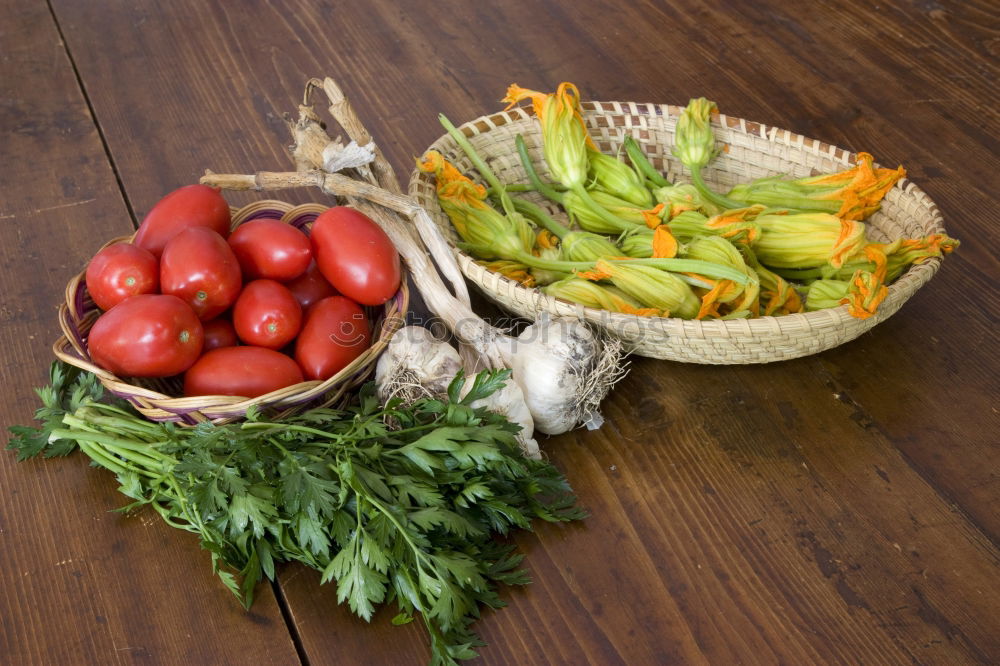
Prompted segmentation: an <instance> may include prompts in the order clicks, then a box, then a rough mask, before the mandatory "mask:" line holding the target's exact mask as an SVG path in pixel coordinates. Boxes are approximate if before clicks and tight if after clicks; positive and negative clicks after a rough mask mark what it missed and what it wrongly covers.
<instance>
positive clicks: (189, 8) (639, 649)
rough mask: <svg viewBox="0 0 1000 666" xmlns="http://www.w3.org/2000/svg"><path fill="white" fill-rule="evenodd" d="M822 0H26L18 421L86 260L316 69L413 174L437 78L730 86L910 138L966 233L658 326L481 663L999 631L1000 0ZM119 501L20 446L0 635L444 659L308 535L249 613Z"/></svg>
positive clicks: (12, 204) (454, 106)
mask: <svg viewBox="0 0 1000 666" xmlns="http://www.w3.org/2000/svg"><path fill="white" fill-rule="evenodd" d="M492 4H496V5H497V6H495V7H490V6H489V5H492ZM793 5H794V6H796V7H798V8H796V9H789V8H788V7H789V3H783V2H778V1H777V0H759V1H757V2H754V3H742V2H736V1H732V0H731V1H728V2H727V1H725V0H709V1H708V2H704V3H702V2H694V1H690V0H688V1H683V0H675V1H674V2H669V3H653V2H648V3H646V2H643V3H612V2H601V1H599V0H586V1H584V0H578V1H577V2H572V3H571V2H549V3H530V2H504V3H467V2H454V3H452V2H420V3H416V2H390V1H381V0H380V1H378V2H367V3H346V2H344V3H337V2H331V1H329V0H321V1H315V0H314V1H312V2H284V3H268V2H260V1H254V2H240V3H236V2H228V3H222V2H214V3H203V2H194V1H193V0H176V1H171V2H152V1H150V0H133V1H130V2H124V1H119V2H109V3H97V2H83V1H74V0H49V1H48V2H43V1H42V0H0V56H2V57H0V131H2V138H0V156H2V164H3V167H2V171H0V174H2V175H0V184H2V189H0V191H2V197H0V224H2V228H3V243H2V244H0V277H2V283H3V287H4V295H3V303H2V306H0V322H2V327H0V342H2V344H0V348H2V349H3V359H4V362H3V367H2V370H0V372H2V382H0V385H2V387H3V388H2V390H3V401H2V406H0V409H2V414H3V423H4V425H8V424H13V423H26V422H27V421H28V420H29V419H30V417H31V414H32V412H33V410H34V409H35V407H36V399H35V397H34V395H33V393H32V391H31V387H34V386H40V385H42V384H44V383H45V381H46V377H47V375H46V371H47V368H48V365H49V362H50V361H51V354H50V351H49V345H50V344H51V342H52V340H53V339H54V337H55V336H56V332H57V326H56V321H55V307H56V304H57V303H58V302H59V301H60V299H61V298H62V291H63V287H64V285H65V283H66V282H67V280H68V279H69V278H70V277H71V276H72V275H73V274H74V273H76V272H77V271H79V270H80V269H81V268H82V267H83V265H84V263H85V262H86V260H87V258H88V257H89V256H90V255H91V254H92V253H93V252H94V251H95V250H96V249H97V248H98V247H99V246H100V245H101V244H102V243H103V242H104V241H105V240H107V239H109V238H111V237H113V236H117V235H121V234H124V233H128V232H130V231H131V230H132V228H133V227H134V225H135V224H136V221H137V220H141V219H142V216H143V215H144V214H145V212H146V211H147V210H149V208H150V207H151V206H152V205H153V203H154V202H155V201H156V200H157V199H158V198H159V197H160V196H162V195H163V194H165V193H166V192H168V191H170V190H172V189H173V188H175V187H177V186H180V185H182V184H186V183H191V182H194V181H196V180H197V179H198V177H199V176H200V175H201V173H202V171H203V169H205V168H212V169H213V170H216V171H220V172H237V173H240V172H247V171H252V170H255V169H274V170H285V169H288V168H289V167H290V166H291V163H290V161H289V158H288V156H287V154H286V152H285V146H286V145H287V144H288V143H289V138H288V133H287V129H286V126H285V120H284V119H283V116H282V114H283V113H285V112H293V113H294V112H295V110H296V104H297V103H298V100H299V99H300V96H301V90H302V86H303V84H304V82H305V80H306V79H307V78H308V77H310V76H325V75H328V76H333V77H335V78H336V79H337V80H338V81H339V82H340V83H341V84H342V85H343V87H344V88H345V90H346V91H347V92H348V94H349V95H350V96H351V97H352V99H353V101H354V102H355V104H356V105H357V107H358V108H359V110H360V112H361V114H362V115H363V117H364V120H365V121H366V123H367V124H368V125H369V127H370V128H371V129H372V131H373V133H374V135H375V137H376V140H377V141H378V142H379V144H380V145H381V147H382V148H383V149H384V150H385V152H386V153H387V154H388V156H389V157H390V159H391V161H392V162H393V163H394V165H395V167H396V168H397V170H398V171H399V173H401V174H405V173H408V172H409V169H410V165H411V164H412V159H413V157H414V156H415V155H417V154H419V153H420V152H421V150H422V149H423V148H424V147H426V146H427V145H428V144H429V143H431V141H432V140H434V139H435V138H436V137H437V136H439V135H440V133H441V129H440V127H439V126H438V124H437V122H436V119H435V118H436V114H437V113H438V112H439V111H445V112H447V113H448V115H449V116H450V117H451V118H452V119H454V120H456V121H464V120H468V119H470V118H473V117H475V116H477V115H479V114H480V113H483V112H486V111H489V110H496V109H499V108H500V104H499V103H498V101H497V100H499V99H500V97H502V95H503V92H504V90H505V88H506V85H507V84H508V83H510V82H514V81H516V82H518V83H520V84H522V85H526V86H530V87H539V88H542V89H546V88H548V89H551V88H553V87H554V86H555V85H556V84H557V83H558V82H560V81H563V80H571V81H574V82H576V83H577V84H579V86H580V88H581V89H582V91H583V92H584V96H585V97H588V98H594V99H608V100H638V101H655V102H671V103H681V104H683V103H685V102H686V100H687V99H688V98H689V97H693V96H701V95H704V96H706V97H709V98H710V99H713V100H716V101H717V102H718V103H719V106H720V107H721V109H722V110H723V111H724V112H725V113H727V114H730V115H733V116H738V117H745V118H750V119H754V120H759V121H762V122H765V123H768V124H770V125H775V126H778V127H784V128H788V129H790V130H792V131H794V132H798V133H801V134H805V135H807V136H812V137H816V138H818V139H821V140H823V141H826V142H828V143H832V144H835V145H839V146H844V147H848V148H851V149H854V150H861V149H864V150H868V151H870V152H873V153H874V154H875V155H876V158H877V159H879V160H880V161H882V162H883V163H885V164H890V165H895V164H897V163H902V164H904V165H905V166H906V167H907V169H908V170H909V173H910V176H911V178H912V179H913V180H914V181H915V182H917V183H918V184H919V185H920V186H921V187H922V188H924V189H925V190H926V191H927V192H928V193H929V195H930V196H931V197H932V198H933V199H934V200H935V201H936V202H937V203H938V204H939V205H940V207H941V210H942V211H943V213H944V216H945V220H946V224H947V226H948V230H949V232H950V233H951V234H952V235H954V236H956V237H958V238H960V239H961V240H962V241H963V245H962V247H961V249H960V250H959V252H957V253H956V254H955V255H953V256H952V257H951V258H949V259H948V260H947V261H946V262H945V264H944V267H943V269H942V270H941V271H940V273H939V274H938V276H937V277H936V278H935V279H934V280H932V281H931V282H930V284H929V285H928V286H926V287H925V288H924V289H922V290H921V291H920V292H919V293H917V294H916V296H915V297H914V298H913V299H912V300H911V301H909V302H908V303H907V304H906V305H905V306H904V308H903V310H902V311H901V312H900V313H899V314H897V315H896V316H894V317H893V318H892V319H890V320H889V321H887V322H885V323H883V324H881V325H879V326H878V327H877V328H875V329H874V331H873V332H872V333H870V334H867V335H865V336H864V337H863V338H861V339H859V340H857V341H855V342H852V343H850V344H847V345H844V346H842V347H841V348H838V349H835V350H832V351H828V352H825V353H823V354H820V355H817V356H812V357H809V358H803V359H799V360H795V361H787V362H783V363H779V364H775V365H766V366H751V367H709V366H696V365H682V364H676V363H668V362H662V361H654V360H649V359H643V358H636V359H634V361H633V365H632V372H631V374H630V375H629V377H628V378H627V379H626V380H625V381H623V382H622V383H621V384H620V386H619V388H618V389H617V390H616V391H615V392H614V394H613V395H612V396H611V397H610V398H609V399H608V400H607V402H606V404H605V406H604V411H605V415H606V417H607V422H606V423H605V425H604V427H603V428H601V429H600V430H598V431H595V432H586V431H578V432H573V433H571V434H568V435H563V436H560V437H555V438H551V439H548V440H546V441H543V445H544V448H545V450H546V451H547V452H548V454H549V456H550V457H551V459H552V460H553V461H554V462H555V463H556V464H557V465H558V466H559V467H560V468H561V469H562V470H564V471H565V473H566V474H567V476H568V477H569V479H570V481H571V482H572V484H573V485H574V486H575V488H576V489H577V490H578V491H579V494H580V497H581V500H582V503H583V504H584V505H585V506H586V508H587V509H588V510H589V511H590V513H591V517H590V518H589V519H588V520H587V521H586V522H585V523H584V524H582V525H579V526H568V527H566V526H563V527H551V526H547V525H545V526H540V527H539V529H538V531H537V532H536V533H535V534H531V535H522V536H520V537H518V539H517V541H518V543H519V545H520V547H521V548H522V549H523V550H524V551H525V552H526V553H527V565H528V566H529V568H530V569H531V573H532V576H533V578H534V581H535V583H534V584H533V585H532V586H530V587H529V588H527V589H523V590H521V589H518V590H513V591H508V592H506V593H505V595H506V598H507V599H508V600H509V602H510V606H509V608H507V609H505V610H503V611H501V612H497V613H488V614H487V615H486V616H485V617H484V618H483V619H482V620H481V621H480V622H479V624H478V629H479V631H480V632H481V633H482V635H483V637H484V638H485V639H486V640H487V641H488V642H489V647H487V648H485V649H483V650H482V663H484V664H585V663H592V664H629V665H636V664H688V663H713V664H730V663H785V664H808V663H857V664H895V663H920V664H962V663H984V664H985V663H997V662H1000V602H998V601H997V600H998V598H1000V568H998V562H1000V550H998V547H997V539H998V538H1000V512H998V500H1000V450H998V446H997V444H998V441H1000V417H998V402H997V396H998V395H1000V390H998V389H1000V387H998V382H997V371H998V369H1000V368H998V363H997V335H996V325H997V318H998V314H1000V308H998V302H1000V300H998V293H1000V291H998V289H997V279H998V278H1000V271H998V262H997V259H996V248H997V247H998V242H1000V233H998V232H997V228H998V223H1000V222H998V215H997V202H996V192H997V186H998V184H1000V178H998V175H997V174H998V173H1000V159H998V155H1000V150H998V148H1000V146H998V143H997V136H998V134H1000V123H998V116H997V110H996V102H997V92H998V89H997V70H998V68H997V55H998V54H1000V32H998V24H1000V20H998V13H997V8H996V4H995V3H993V2H989V1H987V0H973V1H963V2H957V1H946V0H940V1H934V2H905V1H904V0H879V2H877V3H857V2H850V1H849V0H830V1H828V2H822V3H808V5H805V4H803V3H798V4H796V3H793ZM248 196H249V195H248ZM248 196H247V197H242V198H241V197H234V198H233V201H234V202H236V203H240V202H243V201H247V200H249V198H248ZM318 196H319V195H318V194H317V193H315V192H308V191H303V192H297V193H290V194H289V195H288V197H289V199H291V200H293V201H306V200H310V199H315V198H317V197H318ZM123 503H124V498H123V497H122V496H120V495H119V494H117V492H116V490H115V483H114V480H113V478H112V477H111V475H109V474H107V473H105V472H103V471H99V470H95V469H92V468H88V467H87V465H86V464H85V461H84V459H83V458H82V456H79V455H77V456H72V457H70V458H67V459H60V460H52V461H36V462H30V463H26V464H15V462H14V456H13V455H12V454H9V453H6V454H4V455H2V456H0V663H3V664H82V663H95V664H96V663H100V664H118V663H151V664H178V663H198V664H202V663H204V664H230V663H232V664H237V663H275V664H294V663H297V662H302V663H311V664H333V663H337V664H361V663H364V664H401V663H414V664H419V663H422V662H423V661H424V660H425V659H426V657H427V654H428V652H427V649H426V647H425V642H424V636H423V633H422V631H421V629H420V628H419V627H418V626H417V624H419V623H415V624H412V625H409V626H407V627H403V628H397V627H391V626H390V625H389V622H388V620H389V618H390V617H391V614H389V613H382V614H380V615H378V616H377V617H376V619H375V621H374V622H373V623H372V625H371V626H366V625H365V624H364V623H363V622H361V621H359V620H356V619H354V618H352V617H351V616H350V615H349V613H348V612H347V611H346V610H344V609H342V608H340V607H338V606H337V605H336V602H335V590H334V589H333V588H332V587H331V586H324V587H320V586H319V584H318V583H319V577H318V575H317V574H315V573H313V572H310V571H307V570H305V569H304V568H302V567H299V566H288V567H285V568H283V569H281V571H280V576H279V580H278V582H277V583H276V584H274V585H273V587H269V586H267V585H264V586H262V589H261V590H260V591H259V595H258V600H257V602H256V604H255V606H254V607H253V609H252V611H250V612H244V611H243V610H242V609H241V608H240V607H239V605H238V604H237V603H236V602H235V600H234V599H233V598H232V596H231V595H230V593H229V592H228V591H226V590H225V589H223V587H222V586H221V585H220V584H219V583H218V582H217V581H216V580H215V579H214V577H213V575H212V573H211V571H210V567H209V558H208V556H207V553H205V552H203V551H200V550H199V547H198V545H197V543H196V541H195V540H194V539H193V538H191V537H190V535H187V534H185V533H180V532H178V531H176V530H172V529H170V528H168V527H167V526H166V525H164V524H163V523H162V522H161V521H160V520H159V519H158V518H157V517H156V516H155V515H151V514H150V513H142V514H139V515H136V516H132V517H123V516H121V515H119V514H116V513H110V510H111V509H114V508H115V507H118V506H121V505H122V504H123Z"/></svg>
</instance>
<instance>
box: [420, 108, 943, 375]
mask: <svg viewBox="0 0 1000 666" xmlns="http://www.w3.org/2000/svg"><path fill="white" fill-rule="evenodd" d="M583 109H584V113H583V116H584V119H585V121H586V124H587V127H588V130H589V132H590V134H591V136H592V137H593V139H594V141H595V142H596V143H597V146H598V147H599V148H600V149H601V150H602V151H603V152H605V153H610V154H617V153H618V152H619V149H620V148H621V145H622V141H623V139H624V137H625V135H626V134H631V135H632V136H633V137H634V138H635V139H636V141H638V142H639V143H640V145H642V147H643V149H644V150H645V152H646V154H647V155H648V156H649V159H650V162H652V164H653V166H655V167H656V168H658V169H659V170H660V171H662V172H665V173H666V174H667V178H668V180H671V181H675V180H683V181H685V182H689V177H688V174H687V171H686V170H684V168H683V167H682V166H681V165H680V163H679V162H678V161H677V160H676V159H675V158H673V157H672V156H671V154H670V153H671V147H672V146H673V140H674V128H675V126H676V123H677V118H678V116H679V115H680V113H681V111H682V110H683V109H682V108H681V107H677V106H669V105H665V104H637V103H633V102H588V103H584V104H583ZM713 126H714V129H715V133H716V137H717V139H718V141H719V142H720V143H723V144H725V150H724V151H723V152H722V154H721V155H720V156H719V157H718V158H716V159H715V160H714V161H713V162H712V164H711V165H710V166H709V167H708V168H706V169H704V170H703V174H704V176H705V179H706V180H707V181H708V182H709V184H710V185H714V186H716V187H719V188H721V189H722V190H728V189H729V187H731V186H732V185H735V184H736V183H740V182H746V181H749V180H752V179H754V178H760V177H763V176H773V175H776V174H787V175H789V176H790V177H804V176H810V175H814V174H816V173H822V172H831V171H839V170H841V169H844V168H846V167H850V166H853V164H854V159H855V155H854V154H853V153H850V152H848V151H846V150H843V149H841V148H836V147H834V146H830V145H827V144H825V143H821V142H819V141H816V140H814V139H809V138H806V137H803V136H800V135H798V134H792V133H791V132H789V131H787V130H780V129H776V128H772V127H766V126H764V125H761V124H758V123H753V122H749V121H747V120H743V119H741V118H729V117H727V116H724V115H720V116H719V117H718V118H716V119H714V121H713ZM460 129H461V130H462V131H463V132H464V133H465V135H466V136H468V137H469V140H470V141H471V143H472V145H473V146H474V147H475V148H476V150H477V152H478V153H479V154H480V156H482V157H483V158H484V159H485V160H486V161H487V163H488V164H489V165H490V167H491V168H492V169H493V170H494V172H495V173H496V174H497V177H498V178H499V179H500V180H501V182H504V183H506V184H512V183H527V182H528V181H527V177H526V175H525V173H524V170H523V168H522V167H521V162H520V159H519V158H518V155H517V152H516V149H515V147H514V137H515V136H516V135H517V134H522V135H524V139H525V143H526V144H527V146H528V149H529V152H530V154H531V156H532V160H533V161H534V162H535V164H536V165H539V170H540V172H541V173H542V174H543V175H547V171H546V169H545V166H544V160H543V158H542V151H541V133H540V130H539V126H538V122H537V121H536V119H535V118H534V116H533V115H531V114H530V113H529V112H528V110H526V109H524V108H515V109H512V110H510V111H507V112H501V113H496V114H493V115H490V116H483V117H480V118H477V119H475V120H473V121H470V122H468V123H466V124H464V125H462V127H461V128H460ZM429 149H435V150H439V151H440V152H441V153H442V154H443V155H444V156H445V157H447V158H448V159H449V160H451V161H452V162H454V163H455V164H456V166H457V167H458V168H459V169H460V170H462V171H463V173H466V174H468V175H470V176H473V175H475V170H474V169H473V167H472V164H471V162H470V161H469V160H468V159H467V158H466V157H465V154H464V153H463V152H462V151H461V149H460V148H459V147H458V146H457V144H456V143H455V142H454V141H453V140H452V139H451V138H450V137H449V136H447V135H445V136H443V137H441V138H440V139H438V140H437V142H435V143H434V144H433V145H432V146H431V147H430V148H429ZM409 193H410V195H411V196H412V197H413V198H414V199H415V200H416V201H417V202H418V203H419V204H420V205H421V206H423V207H424V208H425V209H426V210H427V211H428V212H429V213H430V215H431V217H432V218H433V219H434V221H435V222H436V223H437V225H438V226H439V227H440V228H441V229H442V231H443V232H444V234H445V236H446V237H447V238H449V239H450V240H451V241H453V242H454V241H456V240H457V239H458V237H457V236H456V234H455V231H454V229H453V228H452V226H451V223H450V222H449V220H448V218H447V216H446V215H445V214H444V213H443V212H442V210H441V207H440V206H439V205H438V202H437V196H436V194H435V186H434V178H433V176H432V175H428V174H424V173H420V172H419V171H414V173H413V175H412V177H411V179H410V186H409ZM529 198H531V199H532V200H534V201H535V202H536V203H539V204H541V205H543V206H544V207H545V208H546V209H548V210H549V212H550V213H553V215H554V216H556V217H560V218H561V219H563V220H565V219H566V217H565V215H564V214H563V213H561V212H560V211H559V209H558V208H556V207H554V206H552V205H551V204H550V203H549V202H548V201H547V200H544V199H542V198H541V196H540V195H537V194H532V195H530V197H529ZM866 223H867V224H868V227H869V231H868V235H869V237H870V238H872V239H873V240H877V241H888V240H894V239H896V238H900V237H916V236H925V235H928V234H933V233H943V232H944V227H943V224H942V219H941V215H940V214H939V212H938V209H937V206H936V205H935V204H934V202H933V201H931V200H930V199H929V198H928V197H927V195H925V194H924V193H923V192H922V191H921V190H920V189H919V188H918V187H917V186H916V185H914V184H913V183H911V182H909V181H907V180H905V179H904V180H902V181H900V182H899V183H898V184H897V185H896V187H895V188H894V189H892V190H891V191H890V192H889V193H888V195H887V196H886V198H885V201H884V202H883V205H882V209H881V211H879V212H878V213H877V214H875V215H874V216H872V217H871V218H869V219H868V220H866ZM455 253H456V255H457V257H458V262H459V265H460V266H461V268H462V272H463V273H464V274H465V276H466V277H467V278H468V279H469V280H471V281H472V282H473V283H475V284H477V285H479V287H480V288H481V289H482V290H483V291H484V292H485V293H486V294H487V295H488V296H489V297H490V298H491V299H493V300H494V301H496V302H497V303H499V304H500V305H501V306H503V307H505V308H507V309H508V310H511V311H513V312H515V313H517V314H519V315H521V316H524V317H528V318H530V319H534V318H535V316H536V315H537V314H539V313H540V312H543V311H548V312H552V313H556V314H566V315H576V316H579V317H582V318H584V319H586V320H588V321H591V322H594V323H595V324H598V325H599V326H602V327H603V328H605V329H607V330H608V331H610V332H611V333H612V334H613V335H615V336H617V337H619V338H621V339H622V340H624V341H625V342H626V343H628V344H629V345H631V346H632V347H633V349H634V352H635V353H637V354H641V355H643V356H651V357H654V358H663V359H670V360H674V361H686V362H690V363H714V364H737V363H769V362H772V361H781V360H785V359H791V358H796V357H799V356H805V355H808V354H814V353H816V352H820V351H823V350H825V349H830V348H831V347H835V346H837V345H840V344H843V343H844V342H848V341H849V340H853V339H854V338H856V337H858V336H859V335H861V334H862V333H864V332H865V331H867V330H868V329H870V328H871V327H872V326H874V325H875V324H877V323H879V322H880V321H883V320H885V319H886V318H888V317H890V316H891V315H892V314H894V313H895V312H896V311H897V310H898V309H899V308H900V306H902V304H903V302H904V301H906V299H908V298H909V297H910V296H912V295H913V293H914V292H915V291H916V290H917V289H919V288H920V287H921V286H923V284H924V283H925V282H927V281H928V280H930V279H931V277H932V276H933V275H934V273H935V272H936V271H937V269H938V267H939V265H940V259H932V260H930V261H926V262H924V263H922V264H919V265H915V266H913V267H911V268H910V269H909V270H908V271H907V272H906V273H905V274H904V275H902V276H901V277H900V278H899V279H898V280H897V281H896V282H894V283H893V284H892V285H891V286H890V287H889V295H888V296H887V297H886V299H885V301H884V302H883V303H882V304H881V306H880V307H879V310H878V313H877V315H875V316H873V317H870V318H868V319H855V318H854V317H851V316H850V315H849V314H848V311H847V306H846V305H844V306H840V307H837V308H832V309H828V310H821V311H817V312H809V313H803V314H792V315H785V316H781V317H761V318H759V319H738V320H729V321H722V320H717V319H716V320H707V321H695V320H682V319H677V318H662V317H638V316H635V315H625V314H618V313H611V312H607V311H605V310H595V309H592V308H585V307H583V306H581V305H579V304H576V303H570V302H567V301H564V300H560V299H556V298H554V297H551V296H547V295H545V294H543V293H542V292H541V291H539V290H538V289H530V288H526V287H524V286H522V285H520V284H518V283H517V282H514V281H512V280H509V279H507V278H505V277H503V276H501V275H499V274H498V273H493V272H491V271H489V270H487V269H485V268H483V267H482V266H480V265H479V264H477V263H475V261H474V260H473V258H472V257H470V256H469V255H467V254H465V253H463V252H461V251H459V250H458V249H457V248H456V249H455Z"/></svg>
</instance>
